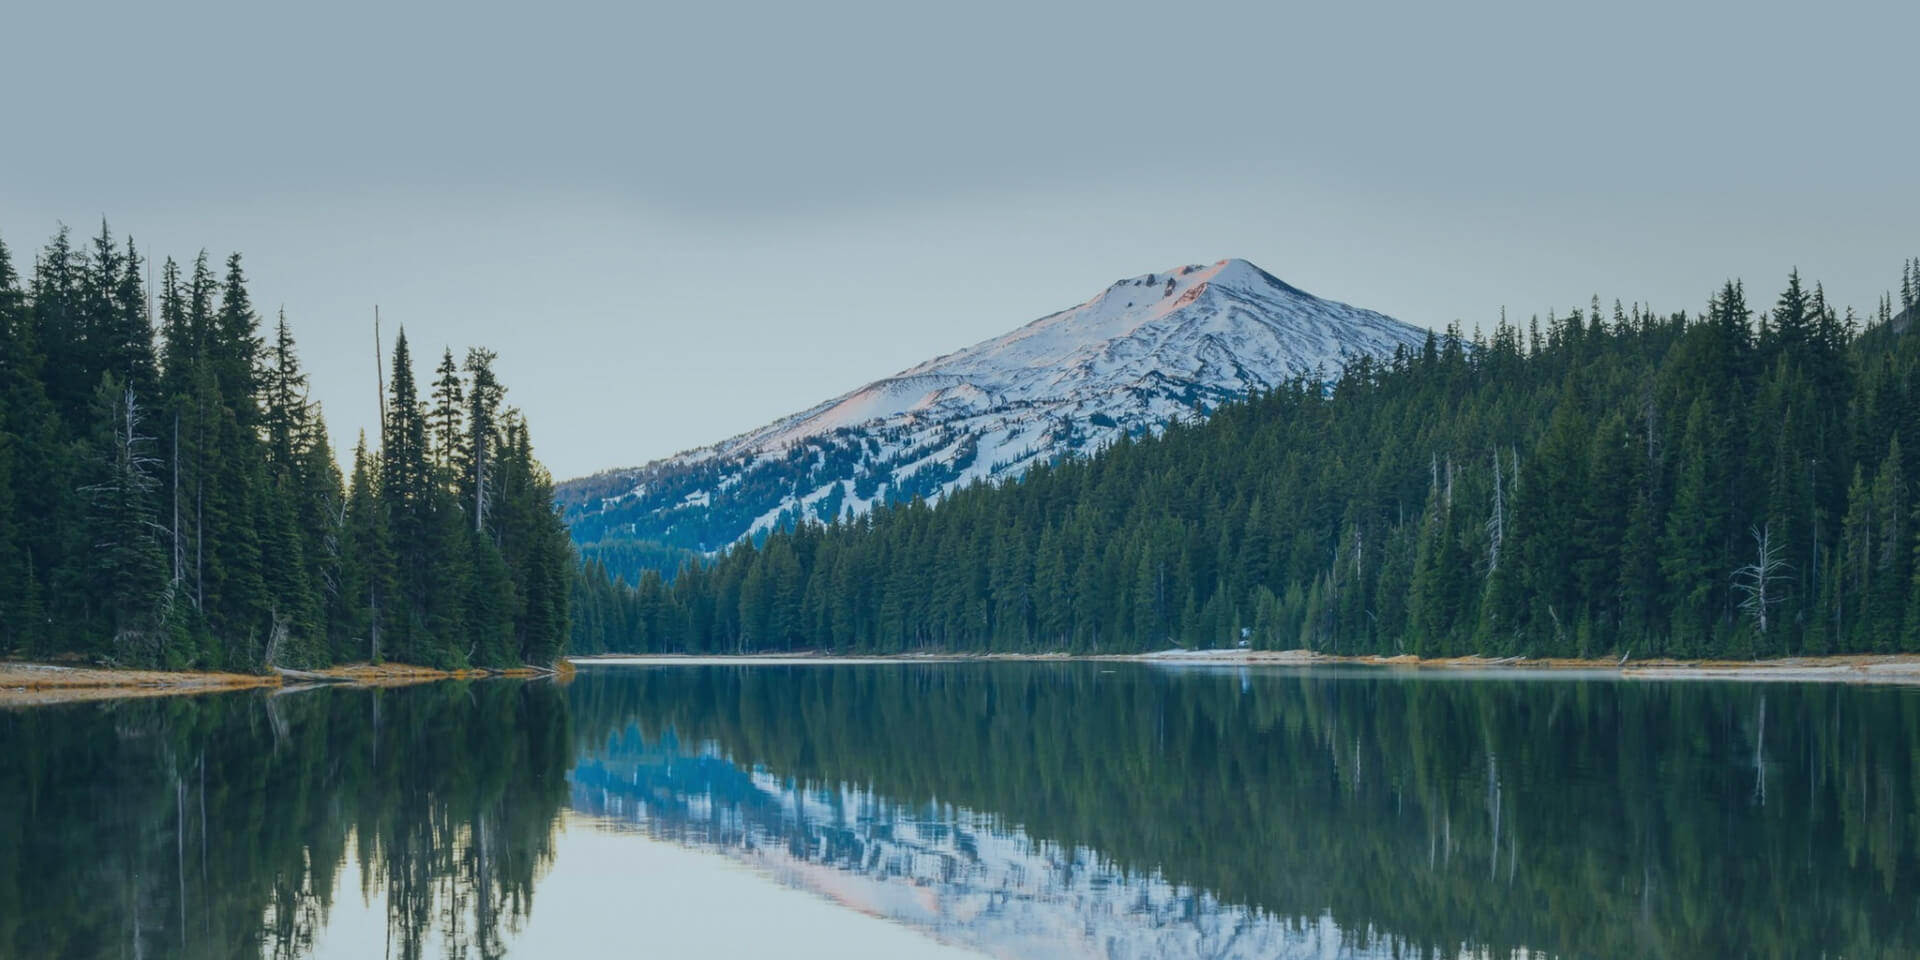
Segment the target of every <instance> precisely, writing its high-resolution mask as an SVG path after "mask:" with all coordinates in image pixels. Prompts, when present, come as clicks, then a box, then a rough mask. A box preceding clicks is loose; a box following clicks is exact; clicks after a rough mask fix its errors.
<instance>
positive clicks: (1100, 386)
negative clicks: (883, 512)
mask: <svg viewBox="0 0 1920 960" xmlns="http://www.w3.org/2000/svg"><path fill="white" fill-rule="evenodd" d="M1425 338H1426V331H1425V330H1422V329H1419V328H1417V327H1411V326H1408V325H1407V324H1404V323H1401V322H1399V321H1397V320H1394V319H1392V318H1390V317H1386V316H1383V315H1381V314H1378V313H1375V312H1373V311H1371V310H1362V309H1359V308H1356V307H1351V306H1348V305H1346V304H1343V303H1335V302H1333V301H1329V300H1322V299H1320V298H1318V297H1315V296H1313V295H1312V294H1309V293H1306V292H1305V291H1303V290H1300V289H1298V288H1296V287H1293V286H1290V285H1288V284H1286V283H1284V282H1282V281H1281V280H1279V279H1278V278H1276V277H1274V276H1273V275H1272V274H1270V273H1268V272H1266V271H1265V270H1262V269H1260V268H1259V267H1257V266H1255V265H1254V264H1252V263H1250V262H1248V261H1246V260H1242V259H1238V258H1228V259H1225V260H1219V261H1216V262H1214V263H1212V264H1189V265H1185V266H1179V267H1175V268H1173V269H1171V270H1165V271H1158V272H1154V273H1148V274H1141V275H1139V276H1135V277H1130V278H1127V279H1124V280H1120V281H1118V282H1116V283H1114V284H1113V285H1112V286H1110V287H1108V288H1107V289H1105V290H1103V291H1101V292H1100V293H1099V294H1098V295H1096V296H1094V297H1093V298H1092V299H1090V300H1088V301H1086V302H1084V303H1081V304H1079V305H1078V306H1074V307H1071V308H1069V309H1066V310H1061V311H1059V312H1056V313H1051V314H1048V315H1046V316H1044V317H1041V318H1040V319H1038V320H1035V321H1033V322H1031V323H1028V324H1027V325H1025V326H1023V327H1020V328H1018V329H1016V330H1013V331H1012V332H1010V333H1007V334H1005V335H1003V336H999V337H995V338H993V339H991V340H985V341H982V342H980V343H977V344H974V345H973V346H970V347H967V348H965V349H962V350H957V351H955V352H953V353H949V354H946V355H944V356H940V357H935V358H934V359H932V360H928V361H926V362H925V363H922V364H919V365H918V366H914V367H910V368H908V369H906V370H902V371H900V372H899V373H896V374H894V375H893V376H890V377H885V378H882V379H880V380H876V381H874V382H873V383H870V384H867V385H866V386H864V387H861V388H859V389H857V390H854V391H852V392H850V393H846V394H843V395H841V396H839V397H835V398H833V399H831V400H828V401H826V402H824V403H821V404H819V405H817V406H814V407H811V408H809V409H807V410H802V411H800V412H798V413H795V414H793V415H792V416H789V417H785V418H782V419H780V420H777V421H775V422H773V423H770V424H768V425H767V426H765V427H762V428H760V429H759V430H754V431H751V432H749V433H744V434H741V435H739V436H737V437H733V438H731V439H729V440H725V441H722V442H720V443H717V444H714V445H713V446H711V447H706V448H703V449H700V450H694V451H691V452H688V453H684V454H681V455H679V456H677V457H674V458H672V459H670V460H665V461H659V462H657V463H654V464H650V465H648V466H646V467H641V468H638V469H634V470H625V471H614V472H612V473H609V474H603V475H602V476H600V477H594V478H588V479H587V480H581V481H572V482H569V483H567V484H562V485H561V489H560V491H559V493H560V498H561V501H562V503H563V505H564V507H565V508H566V514H567V518H568V521H569V523H571V524H572V525H573V528H574V532H575V535H576V537H578V538H579V539H581V540H582V541H583V542H586V541H591V540H594V539H599V538H600V537H602V536H606V535H616V536H618V535H626V536H639V537H642V538H646V539H657V540H662V541H665V542H668V543H672V544H674V545H678V546H686V547H692V548H695V549H701V550H713V549H718V548H720V547H724V546H726V545H727V544H728V543H731V542H732V541H734V540H736V539H738V538H740V537H742V536H746V535H751V534H753V533H757V532H761V531H764V530H767V529H769V528H771V527H774V526H778V525H782V524H786V523H791V522H793V521H794V520H795V519H797V518H802V517H807V518H815V519H821V520H830V519H833V518H836V517H839V516H841V515H842V513H843V512H845V511H848V510H851V511H853V512H856V513H858V512H864V511H865V510H867V509H869V508H871V507H872V506H874V505H876V504H880V503H886V502H895V501H899V500H904V499H908V498H910V497H912V496H924V497H927V498H929V499H932V498H937V497H939V496H940V495H941V494H943V493H945V492H946V491H948V490H952V489H954V488H955V487H957V486H960V485H963V484H966V483H970V482H973V481H976V480H985V479H994V478H1000V477H1008V476H1014V475H1017V474H1018V473H1020V472H1021V471H1023V470H1025V469H1026V468H1027V467H1028V466H1030V465H1032V464H1034V463H1039V462H1046V461H1049V460H1053V459H1056V458H1058V457H1061V456H1067V455H1073V454H1076V453H1087V452H1092V451H1094V450H1097V449H1099V448H1100V447H1102V446H1104V445H1105V444H1107V443H1110V442H1112V441H1113V440H1114V439H1116V438H1118V437H1119V436H1120V435H1122V434H1132V433H1140V432H1152V431H1157V430H1159V429H1161V428H1162V427H1164V426H1165V425H1166V424H1167V423H1168V422H1170V421H1171V420H1173V419H1175V418H1177V417H1183V416H1187V415H1190V414H1191V412H1192V411H1193V410H1194V409H1195V408H1196V407H1198V408H1202V409H1210V408H1212V407H1214V406H1217V405H1218V404H1220V403H1223V402H1226V401H1228V400H1233V399H1236V398H1239V397H1242V396H1245V395H1246V394H1247V393H1249V392H1250V391H1254V390H1264V389H1269V388H1271V387H1273V386H1276V385H1278V384H1280V383H1283V382H1286V381H1288V380H1291V379H1293V378H1295V377H1302V376H1305V377H1316V376H1334V375H1337V374H1338V373H1339V370H1340V368H1341V366H1342V365H1344V364H1345V363H1346V362H1347V361H1348V360H1349V359H1351V358H1353V357H1355V356H1359V355H1376V356H1377V355H1385V354H1390V353H1392V352H1393V351H1394V350H1395V349H1396V348H1398V347H1401V346H1406V347H1409V348H1417V347H1418V346H1419V345H1420V344H1421V343H1422V342H1424V340H1425Z"/></svg>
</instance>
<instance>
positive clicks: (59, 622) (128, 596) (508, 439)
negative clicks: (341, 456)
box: [0, 224, 574, 670]
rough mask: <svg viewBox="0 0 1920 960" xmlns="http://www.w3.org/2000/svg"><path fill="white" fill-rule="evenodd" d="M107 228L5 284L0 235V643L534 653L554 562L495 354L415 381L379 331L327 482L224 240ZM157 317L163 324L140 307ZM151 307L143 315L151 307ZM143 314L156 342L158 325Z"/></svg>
mask: <svg viewBox="0 0 1920 960" xmlns="http://www.w3.org/2000/svg"><path fill="white" fill-rule="evenodd" d="M148 279H149V272H148V270H147V267H146V261H145V260H144V259H143V257H142V256H141V254H140V252H139V251H138V250H137V249H136V248H135V246H134V244H133V243H132V241H131V240H128V241H127V242H126V243H125V244H124V245H122V244H119V243H117V242H116V241H115V240H114V239H113V237H112V235H111V234H110V233H109V232H108V230H107V228H106V226H105V225H104V224H102V226H101V230H100V234H99V236H98V237H97V238H95V239H94V240H93V241H91V243H89V244H87V245H86V246H85V248H84V249H82V248H77V247H75V246H74V245H73V243H72V242H71V240H70V237H69V235H68V232H67V231H66V230H65V229H64V228H63V229H62V230H61V231H60V233H59V234H58V235H57V236H55V237H54V238H53V240H52V241H51V242H49V243H48V244H47V246H46V247H45V249H43V250H42V251H40V253H39V255H38V256H37V257H36V258H35V262H34V267H33V270H32V276H31V278H30V279H28V280H27V281H26V282H25V284H24V286H23V284H22V281H21V278H20V276H19V272H18V271H17V270H16V269H15V267H14V266H13V263H12V259H11V257H10V255H9V254H8V252H7V250H6V248H5V247H4V245H0V653H5V652H14V653H20V654H25V655H29V656H35V657H45V656H50V655H58V654H83V655H87V656H89V657H92V658H94V659H98V660H104V661H109V662H113V663H117V664H122V665H157V666H166V667H174V668H186V667H200V668H216V669H228V670H263V669H267V668H269V667H272V666H306V665H316V664H324V663H328V662H335V661H343V660H361V659H373V660H381V659H394V660H400V661H405V662H412V663H422V664H432V665H438V666H449V667H451V666H465V665H475V666H505V665H513V664H520V663H542V664H544V663H549V662H551V661H553V660H554V659H555V658H557V657H558V656H559V654H560V651H561V650H562V648H563V645H564V642H565V639H566V636H567V595H566V594H567V588H568V581H569V580H570V579H571V578H572V577H573V576H574V573H573V566H574V564H573V556H572V551H571V547H570V545H569V544H568V542H567V539H566V532H565V530H564V528H563V527H562V526H561V525H560V522H559V520H558V519H557V517H556V516H555V515H554V512H553V509H552V482H551V480H550V478H549V477H548V476H547V474H546V471H545V470H544V469H543V468H542V467H541V466H540V465H539V463H538V462H536V461H535V460H534V458H533V454H532V446H531V442H530V440H529V439H528V434H527V425H526V421H525V419H524V418H523V417H522V416H520V414H519V413H518V412H517V411H514V410H512V409H511V408H508V407H506V406H505V405H504V401H503V398H504V394H505V388H504V387H503V386H502V385H501V384H500V383H499V382H498V380H497V378H495V376H494V374H493V368H492V361H493V359H494V355H493V354H492V353H490V352H488V351H485V350H470V351H468V353H467V355H466V362H465V364H464V365H456V364H455V362H454V359H453V354H452V352H451V351H448V352H447V353H446V354H445V355H444V356H443V359H442V361H441V363H440V365H439V367H438V368H437V369H436V371H435V377H436V379H435V380H434V381H433V382H432V384H431V385H430V389H431V391H432V392H431V394H430V395H429V396H428V397H426V398H423V397H422V396H421V395H420V391H419V390H418V389H417V388H416V386H415V382H414V375H413V367H412V359H411V356H410V354H409V352H408V347H407V342H406V335H405V334H404V332H403V333H402V334H401V335H400V336H399V338H398V339H397V341H396V342H395V344H394V348H393V364H392V371H391V382H390V383H389V384H388V385H387V389H386V396H385V398H384V411H383V425H382V430H381V433H382V437H381V444H380V449H378V450H371V449H369V448H368V446H367V443H366V440H365V438H364V437H362V438H361V441H360V443H359V445H358V447H357V448H356V450H355V451H354V462H353V473H352V477H351V480H350V481H349V482H347V483H346V484H344V485H343V483H342V480H341V473H340V469H339V467H338V466H337V465H336V463H335V459H334V453H333V448H332V446H331V445H330V444H329V442H328V439H327V431H326V424H325V422H324V420H323V419H322V418H321V415H320V410H319V408H318V407H317V406H316V405H315V404H313V403H311V402H309V400H308V398H307V378H306V374H305V373H304V372H303V371H302V369H301V366H300V361H299V358H298V356H297V353H296V350H295V346H294V340H293V335H292V333H291V331H290V330H289V328H288V326H287V323H286V318H285V316H284V314H283V315H282V316H281V317H280V319H279V322H278V324H277V325H276V327H275V329H274V331H273V338H272V340H271V342H268V341H266V340H265V339H263V337H262V335H261V329H260V318H259V316H258V314H257V313H256V312H255V310H254V307H253V301H252V298H251V296H250V294H249V292H248V289H247V280H246V276H245V273H244V271H243V270H242V268H241V260H240V256H239V254H234V255H232V256H230V257H228V258H227V260H226V264H225V271H224V274H217V273H216V272H215V270H214V268H213V267H212V266H211V265H210V264H209V262H208V260H207V257H206V254H205V253H202V254H201V255H200V256H199V257H198V258H196V259H195V260H194V262H193V263H192V264H191V265H190V266H189V267H187V268H185V269H183V268H182V267H181V266H180V265H179V264H177V263H175V262H174V261H173V260H171V259H169V260H167V261H166V263H165V265H164V266H163V267H162V268H161V269H160V278H159V288H158V291H157V301H158V308H157V311H155V310H154V309H153V306H152V304H153V300H154V296H155V294H154V291H152V290H150V289H148ZM155 312H157V314H158V316H157V318H156V317H154V316H152V315H151V314H153V313H155ZM156 319H157V331H156V324H155V320H156ZM156 333H157V337H156Z"/></svg>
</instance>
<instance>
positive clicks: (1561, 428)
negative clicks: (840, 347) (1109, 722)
mask: <svg viewBox="0 0 1920 960" xmlns="http://www.w3.org/2000/svg"><path fill="white" fill-rule="evenodd" d="M1917 300H1920V261H1909V262H1907V263H1906V264H1905V265H1904V267H1903V270H1902V276H1901V282H1900V287H1899V294H1898V296H1897V299H1896V298H1895V297H1894V296H1893V295H1888V296H1886V297H1884V298H1882V300H1881V302H1880V304H1879V305H1878V307H1877V309H1876V310H1875V311H1874V312H1873V313H1872V314H1871V315H1870V316H1868V317H1865V318H1862V317H1859V316H1857V315H1856V314H1855V313H1854V311H1852V310H1850V309H1849V310H1846V311H1844V312H1843V311H1841V310H1839V309H1837V308H1836V307H1835V306H1834V305H1833V304H1831V303H1829V302H1828V300H1827V298H1826V296H1825V293H1824V291H1823V290H1822V288H1821V287H1820V286H1819V285H1818V284H1814V285H1812V286H1808V285H1806V284H1804V283H1803V282H1802V281H1801V279H1800V277H1799V275H1798V273H1797V272H1796V273H1795V274H1794V275H1792V276H1791V277H1789V278H1788V280H1787V282H1786V285H1785V289H1784V290H1783V291H1782V292H1781V293H1780V294H1779V296H1778V297H1777V298H1775V299H1774V301H1773V302H1772V303H1771V304H1761V305H1758V306H1756V305H1753V304H1750V303H1749V300H1748V295H1747V291H1746V289H1745V287H1744V285H1743V284H1741V283H1739V282H1736V281H1729V282H1727V283H1726V284H1724V285H1723V286H1721V287H1720V288H1719V289H1718V290H1717V291H1716V292H1715V293H1714V294H1713V295H1712V296H1711V297H1710V298H1709V300H1708V303H1707V306H1706V309H1705V310H1704V311H1702V312H1700V313H1698V314H1688V313H1685V312H1679V313H1670V314H1660V313H1657V312H1655V311H1653V310H1652V309H1650V308H1648V307H1646V306H1643V305H1638V304H1636V305H1633V306H1626V305H1623V304H1621V303H1620V302H1618V301H1615V302H1614V303H1613V304H1612V305H1611V309H1608V308H1606V307H1603V305H1602V304H1601V302H1600V300H1599V299H1598V298H1597V297H1596V298H1595V299H1594V300H1593V302H1592V304H1591V306H1590V307H1588V308H1586V309H1576V310H1573V311H1571V312H1568V313H1566V314H1564V315H1558V316H1556V315H1552V314H1549V315H1548V316H1547V317H1546V318H1544V320H1543V319H1541V318H1538V317H1536V318H1533V319H1532V320H1530V321H1529V322H1527V323H1526V324H1525V325H1524V326H1522V325H1519V324H1516V323H1513V322H1510V321H1508V320H1507V318H1506V317H1505V316H1504V315H1503V316H1502V317H1501V318H1500V320H1499V322H1498V323H1497V324H1496V325H1495V326H1494V329H1493V331H1492V333H1491V335H1490V336H1489V335H1484V334H1482V333H1481V332H1480V331H1478V330H1475V331H1474V332H1473V333H1472V334H1467V333H1464V332H1463V331H1462V330H1461V328H1460V326H1459V325H1457V324H1456V325H1453V326H1450V327H1449V328H1448V329H1447V330H1446V331H1445V332H1444V333H1439V334H1434V335H1432V336H1430V337H1429V339H1428V341H1427V343H1426V344H1425V346H1424V348H1423V349H1420V350H1417V351H1414V350H1402V351H1399V352H1397V353H1396V354H1395V355H1394V356H1392V357H1390V358H1384V359H1380V360H1374V359H1370V358H1361V359H1359V360H1357V361H1355V362H1353V363H1352V364H1350V365H1348V366H1347V368H1346V369H1344V370H1342V371H1339V372H1338V373H1337V375H1334V376H1332V377H1331V381H1330V382H1328V381H1325V380H1321V379H1316V378H1300V379H1296V380H1295V381H1293V382H1291V383H1288V384H1285V385H1283V386H1281V387H1279V388H1277V389H1274V390H1271V391H1268V392H1265V393H1262V394H1260V395H1257V396H1253V397H1249V398H1248V399H1246V400H1245V401H1244V402H1236V403H1229V404H1226V405H1224V406H1222V407H1220V408H1219V409H1217V410H1214V411H1212V412H1211V413H1210V414H1209V415H1207V416H1205V417H1204V418H1202V417H1200V416H1199V415H1198V412H1196V415H1195V416H1194V417H1193V418H1192V419H1191V421H1190V422H1181V423H1175V424H1172V425H1170V426H1168V427H1167V428H1166V429H1165V430H1164V431H1163V432H1161V433H1159V434H1157V435H1152V436H1140V437H1131V438H1126V439H1124V440H1122V441H1121V442H1119V443H1117V444H1116V445H1114V446H1112V447H1109V448H1108V449H1106V450H1104V451H1101V452H1099V453H1097V454H1095V455H1092V456H1087V457H1075V458H1071V459H1067V460H1064V461H1062V462H1059V463H1055V464H1051V465H1047V466H1044V467H1039V468H1036V469H1034V470H1031V471H1029V472H1028V473H1027V474H1026V475H1025V476H1024V477H1022V478H1020V479H1018V480H1015V481H1007V482H1003V483H1000V484H997V485H991V486H989V485H976V486H974V487H970V488H967V489H964V490H961V491H958V492H956V493H954V494H952V495H951V496H949V497H947V498H945V499H943V500H942V501H940V502H939V503H938V504H929V503H927V502H924V501H920V500H915V501H912V502H909V503H905V504H900V505H895V506H892V507H889V508H885V509H881V510H877V511H874V512H873V513H871V514H868V515H866V516H862V517H858V518H852V517H842V518H840V519H838V520H836V521H835V522H832V523H827V524H822V523H814V522H802V523H799V524H797V525H794V526H792V527H790V528H788V529H785V530H782V531H779V532H777V533H775V534H773V535H772V536H770V537H767V538H766V539H765V540H764V542H761V543H758V544H753V543H743V544H740V545H736V546H735V547H733V548H731V549H730V550H728V551H726V552H725V553H723V554H721V555H719V556H717V557H714V558H712V559H710V560H708V561H705V562H700V563H691V564H688V565H687V566H685V567H684V568H682V569H681V570H680V571H679V572H678V575H677V576H675V577H672V578H670V579H669V578H666V577H662V576H660V575H658V574H655V573H651V572H646V573H642V574H640V575H639V577H638V579H637V583H633V584H632V585H631V586H629V585H628V584H627V583H625V582H622V581H620V580H616V579H614V578H612V577H610V576H609V575H607V574H606V573H605V572H604V570H602V571H598V572H597V575H589V576H587V577H585V578H583V579H581V580H580V581H578V582H577V583H576V586H575V600H574V624H575V631H574V637H573V646H574V649H575V650H576V651H577V652H582V653H594V652H600V651H648V652H651V651H696V652H732V651H741V652H744V651H784V650H798V649H816V650H827V651H845V652H900V651H1067V652H1076V653H1123V652H1134V651H1150V650H1159V649H1166V648H1170V647H1184V648H1208V647H1225V646H1233V645H1236V644H1240V643H1245V644H1247V645H1249V646H1252V647H1255V648H1272V649H1296V648H1300V649H1309V650H1315V651H1320V652H1326V653H1339V654H1362V653H1380V654H1394V655H1397V654H1417V655H1420V656H1454V655H1465V654H1485V655H1493V656H1529V657H1587V658H1597V657H1607V658H1646V657H1661V656H1671V657H1704V656H1714V657H1731V658H1752V657H1771V656H1780V655H1791V654H1820V653H1847V652H1894V651H1920V579H1916V572H1915V568H1916V564H1915V554H1916V550H1920V520H1917V519H1916V514H1915V508H1916V503H1917V502H1920V499H1917V498H1916V497H1915V489H1914V483H1915V480H1916V478H1920V397H1916V393H1915V391H1916V387H1917V386H1920V381H1917V379H1916V377H1917V375H1920V338H1916V337H1915V336H1914V334H1913V331H1912V329H1911V326H1912V325H1911V320H1912V318H1913V317H1914V316H1915V315H1916V314H1917V313H1920V309H1916V306H1915V304H1916V301H1917ZM591 573H595V571H590V574H591Z"/></svg>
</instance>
